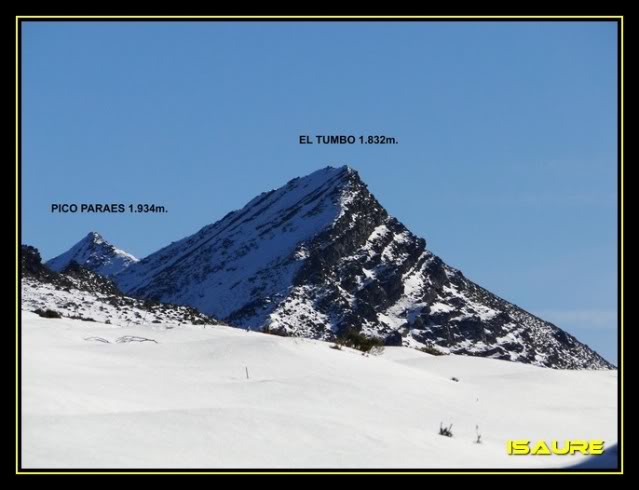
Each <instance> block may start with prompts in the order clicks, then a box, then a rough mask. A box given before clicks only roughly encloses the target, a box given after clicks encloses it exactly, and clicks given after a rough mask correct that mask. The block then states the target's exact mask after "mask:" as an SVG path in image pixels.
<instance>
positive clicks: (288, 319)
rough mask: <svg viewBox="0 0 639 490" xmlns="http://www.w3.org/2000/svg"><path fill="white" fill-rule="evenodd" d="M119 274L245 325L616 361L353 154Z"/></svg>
mask: <svg viewBox="0 0 639 490" xmlns="http://www.w3.org/2000/svg"><path fill="white" fill-rule="evenodd" d="M114 280H115V282H116V283H117V284H118V285H119V286H120V287H121V289H123V290H124V291H125V292H127V293H128V294H130V295H133V296H139V297H143V298H151V299H154V300H157V301H168V302H171V303H176V304H186V305H190V306H193V307H195V308H197V309H199V310H200V311H203V312H204V313H205V314H208V315H212V316H215V317H217V318H220V319H222V320H224V321H227V322H229V323H231V324H234V325H237V326H240V327H243V328H251V329H257V330H260V329H263V328H265V327H268V328H269V329H276V330H279V331H285V332H287V333H288V334H290V335H297V336H302V337H309V338H315V339H323V340H334V339H335V338H337V337H338V336H340V335H343V334H344V333H346V332H348V331H351V330H355V331H358V332H361V333H363V334H365V335H368V336H375V337H380V338H384V339H385V341H386V343H387V344H389V345H406V346H411V347H421V348H433V347H435V348H439V349H441V350H443V351H446V352H453V353H461V354H466V355H478V356H485V357H494V358H498V359H508V360H512V361H519V362H524V363H531V364H536V365H541V366H547V367H558V368H574V369H579V368H599V369H608V368H611V367H612V365H611V364H610V363H608V362H607V361H606V360H605V359H603V358H602V357H601V356H599V355H598V354H597V353H595V352H594V351H592V350H591V349H590V348H589V347H587V346H585V345H583V344H581V343H579V342H578V341H577V340H576V339H575V338H574V337H573V336H571V335H569V334H567V333H566V332H564V331H562V330H561V329H559V328H558V327H556V326H555V325H552V324H550V323H548V322H545V321H543V320H541V319H540V318H538V317H536V316H534V315H531V314H530V313H528V312H526V311H525V310H523V309H522V308H520V307H518V306H516V305H514V304H512V303H509V302H508V301H506V300H504V299H502V298H499V297H498V296H496V295H494V294H492V293H490V292H489V291H488V290H486V289H484V288H482V287H481V286H478V285H477V284H475V283H474V282H472V281H470V280H468V279H467V278H466V277H464V275H463V274H462V273H461V271H459V270H457V269H454V268H452V267H450V266H448V265H446V264H445V263H444V262H443V261H442V260H441V259H440V258H439V257H437V256H435V255H433V254H432V253H431V252H430V251H428V250H427V249H426V240H424V239H423V238H420V237H417V236H416V235H414V234H413V233H412V232H410V230H408V229H407V228H406V227H405V226H404V225H403V224H402V223H401V222H400V221H399V220H397V219H396V218H394V217H392V216H390V215H389V214H388V212H387V211H386V210H385V209H384V208H383V206H382V205H381V204H380V203H379V202H378V201H377V199H376V198H375V197H374V196H373V194H371V193H370V191H369V190H368V187H367V186H366V184H365V183H364V182H363V181H362V180H361V178H360V177H359V174H358V173H357V172H356V171H355V170H353V169H352V168H350V167H347V166H344V167H339V168H333V167H326V168H324V169H320V170H318V171H316V172H313V173H311V174H309V175H307V176H305V177H297V178H295V179H292V180H290V181H289V182H287V183H286V184H285V185H284V186H282V187H280V188H277V189H273V190H270V191H268V192H264V193H261V194H260V195H258V196H256V197H255V198H254V199H252V200H251V201H249V202H248V203H247V204H246V205H245V206H244V207H243V208H241V209H238V210H235V211H232V212H230V213H228V214H227V215H226V216H224V217H223V218H222V219H221V220H219V221H217V222H215V223H212V224H209V225H206V226H204V227H203V228H201V229H200V230H199V231H197V232H196V233H194V234H192V235H190V236H187V237H185V238H183V239H182V240H179V241H177V242H174V243H172V244H170V245H168V246H166V247H163V248H162V249H160V250H158V251H157V252H155V253H153V254H151V255H149V256H147V257H145V258H144V259H142V260H141V261H139V262H137V263H135V264H131V265H130V267H128V268H127V269H125V270H123V271H122V272H120V273H118V274H117V275H115V276H114Z"/></svg>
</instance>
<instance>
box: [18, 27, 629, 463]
mask: <svg viewBox="0 0 639 490" xmlns="http://www.w3.org/2000/svg"><path fill="white" fill-rule="evenodd" d="M22 19H271V20H272V19H385V20H393V19H450V20H455V19H600V20H615V19H616V20H619V29H620V46H619V59H620V68H619V77H620V85H619V86H620V94H619V97H620V107H619V111H620V112H619V116H620V117H619V119H620V127H619V128H618V130H619V131H620V133H619V134H620V148H619V151H620V175H619V179H620V181H619V182H620V210H619V212H620V226H619V228H620V229H619V232H620V235H619V237H620V240H621V243H620V247H621V249H620V258H619V260H620V272H619V274H620V280H621V287H620V291H619V294H621V297H620V300H621V308H620V310H621V311H620V314H621V318H620V334H619V335H620V349H619V350H620V352H619V366H618V369H619V370H620V380H619V382H620V383H621V400H620V401H621V407H620V420H619V424H620V427H621V441H620V442H621V451H620V457H619V458H620V467H619V471H614V472H609V471H569V470H566V471H561V469H558V471H508V470H507V469H504V470H502V471H499V470H495V471H463V470H462V471H437V470H434V471H251V470H246V471H197V470H196V471H189V470H183V471H162V470H150V471H80V470H77V471H37V470H34V471H20V469H19V467H18V450H19V448H18V438H19V430H20V428H19V427H18V391H19V389H18V388H19V386H18V382H19V380H18V368H19V362H20V352H19V341H18V334H19V318H20V305H19V301H18V294H19V290H18V291H17V293H18V294H16V343H15V345H16V386H15V390H16V413H15V421H16V424H15V426H16V475H245V474H250V475H621V474H623V467H624V444H623V416H624V411H623V368H622V366H623V324H624V322H623V318H624V316H623V158H624V153H623V43H624V32H623V15H611V16H608V15H601V16H600V15H496V16H492V15H457V16H449V15H389V16H385V15H383V16H377V15H312V16H305V15H283V16H279V15H247V16H239V15H205V16H191V15H184V16H180V15H177V16H157V15H102V16H90V15H74V16H64V15H47V16H44V15H17V16H16V280H17V283H18V285H17V287H18V288H19V287H20V282H19V278H20V276H19V264H18V262H19V250H20V243H19V242H18V231H19V219H18V218H19V214H18V206H19V195H18V193H19V191H20V188H19V185H18V184H19V182H18V169H19V163H20V162H19V158H18V151H19V139H18V133H19V129H20V128H19V127H18V125H19V123H20V121H19V119H18V114H19V106H18V98H19V97H18V96H19V94H20V87H19V85H18V79H19V77H18V67H19V58H20V52H19V49H18V45H19V38H18V35H19V34H18V33H19V28H18V26H19V23H20V20H22Z"/></svg>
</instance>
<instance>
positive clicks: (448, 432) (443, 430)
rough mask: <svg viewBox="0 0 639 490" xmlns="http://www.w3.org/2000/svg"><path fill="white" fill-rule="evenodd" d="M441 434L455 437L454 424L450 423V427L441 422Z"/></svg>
mask: <svg viewBox="0 0 639 490" xmlns="http://www.w3.org/2000/svg"><path fill="white" fill-rule="evenodd" d="M439 435H440V436H446V437H453V424H450V425H449V426H448V427H444V425H443V424H442V423H441V422H440V423H439Z"/></svg>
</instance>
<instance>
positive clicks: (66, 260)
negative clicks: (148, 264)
mask: <svg viewBox="0 0 639 490" xmlns="http://www.w3.org/2000/svg"><path fill="white" fill-rule="evenodd" d="M137 261H138V259H136V258H135V257H134V256H133V255H131V254H128V253H126V252H124V251H123V250H120V249H119V248H116V247H115V246H113V245H112V244H110V243H109V242H107V241H106V240H105V239H104V238H102V235H100V234H99V233H97V232H95V231H92V232H90V233H89V234H88V235H86V236H85V237H84V238H83V239H82V240H80V241H79V242H78V243H76V244H75V245H74V246H73V247H71V248H70V249H69V250H67V251H66V252H64V253H63V254H60V255H58V256H57V257H55V258H53V259H51V260H49V261H48V262H47V263H46V265H47V266H48V267H49V268H50V269H52V270H54V271H56V272H60V271H62V270H64V269H65V268H66V267H67V266H68V265H69V264H71V263H72V262H76V263H78V264H79V265H81V266H83V267H86V268H87V269H90V270H92V271H94V272H97V273H98V274H101V275H103V276H106V277H111V276H113V275H115V274H117V273H118V272H121V271H123V270H124V269H126V268H127V267H129V266H130V265H131V264H133V263H135V262H137Z"/></svg>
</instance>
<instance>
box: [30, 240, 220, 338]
mask: <svg viewBox="0 0 639 490" xmlns="http://www.w3.org/2000/svg"><path fill="white" fill-rule="evenodd" d="M20 270H21V276H22V277H21V279H22V281H21V282H22V284H21V286H22V287H21V293H22V294H21V308H22V310H24V311H31V312H39V313H40V314H43V315H46V314H48V315H54V316H57V317H67V318H73V319H77V320H83V321H87V322H106V323H110V324H112V325H120V326H131V325H143V324H144V325H154V324H162V325H163V326H164V328H172V327H175V326H179V325H184V324H188V325H214V324H217V323H218V322H217V321H216V320H215V319H213V318H210V317H208V316H206V315H203V314H202V313H200V312H199V311H197V310H195V309H193V308H191V307H190V306H184V305H180V306H178V305H170V304H161V303H156V302H152V301H148V300H143V299H138V298H131V297H127V296H125V295H123V294H122V292H121V291H120V290H119V289H118V288H117V286H116V285H115V284H114V283H113V282H112V281H111V280H109V279H107V278H105V277H104V276H102V275H100V274H98V273H96V272H93V271H92V270H89V269H86V268H84V267H82V266H81V265H78V263H77V262H71V263H70V264H69V265H67V266H66V267H65V268H64V269H63V270H62V271H61V272H54V271H52V270H51V269H49V268H48V267H47V266H46V265H44V264H42V261H41V258H40V253H39V252H38V250H37V249H36V248H34V247H31V246H28V245H23V246H22V247H21V249H20Z"/></svg>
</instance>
